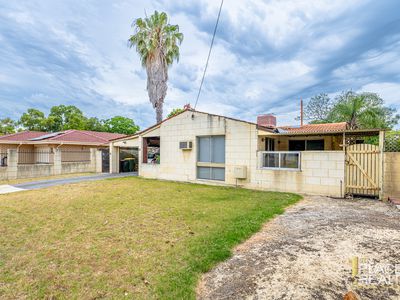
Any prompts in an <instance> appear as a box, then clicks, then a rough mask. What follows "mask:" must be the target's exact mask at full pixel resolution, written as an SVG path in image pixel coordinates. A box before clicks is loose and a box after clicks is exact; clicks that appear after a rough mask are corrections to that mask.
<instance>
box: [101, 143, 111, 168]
mask: <svg viewBox="0 0 400 300" xmlns="http://www.w3.org/2000/svg"><path fill="white" fill-rule="evenodd" d="M101 171H102V172H103V173H109V172H110V150H109V149H101Z"/></svg>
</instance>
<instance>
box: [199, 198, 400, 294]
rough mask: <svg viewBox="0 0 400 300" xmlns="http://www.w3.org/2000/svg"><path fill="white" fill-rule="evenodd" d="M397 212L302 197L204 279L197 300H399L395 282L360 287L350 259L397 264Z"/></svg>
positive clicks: (399, 214) (399, 213)
mask: <svg viewBox="0 0 400 300" xmlns="http://www.w3.org/2000/svg"><path fill="white" fill-rule="evenodd" d="M399 249H400V211H399V210H398V209H396V208H395V207H394V206H390V205H388V204H386V203H383V202H379V201H375V200H364V199H361V200H360V199H358V200H337V199H331V198H327V197H308V198H307V199H305V200H304V201H302V202H301V203H299V204H298V205H296V206H294V207H292V208H290V209H288V210H287V211H286V213H285V214H284V215H281V216H279V217H277V218H276V219H274V220H273V221H271V222H269V223H267V224H266V225H265V226H264V228H263V229H262V230H261V231H260V232H259V233H257V234H256V235H254V236H253V237H252V238H251V239H249V240H248V241H246V242H245V243H244V244H242V245H240V246H239V247H237V248H236V249H235V251H234V255H233V257H232V258H231V259H229V260H228V261H226V262H224V263H222V264H220V265H219V266H217V267H216V268H215V269H213V270H212V271H211V272H209V273H207V274H205V275H204V276H203V278H202V280H201V282H200V283H199V286H198V289H197V296H198V299H245V298H246V299H343V296H344V295H345V294H346V292H347V291H349V290H353V291H355V292H356V293H357V294H358V295H359V296H360V297H361V299H400V285H399V284H400V282H398V284H394V283H388V284H383V283H379V284H375V285H365V284H360V280H361V279H362V278H359V276H358V277H356V278H352V265H351V259H352V258H353V257H359V258H363V259H370V260H372V262H373V264H374V265H376V264H390V265H391V266H394V265H396V264H398V265H400V250H399Z"/></svg>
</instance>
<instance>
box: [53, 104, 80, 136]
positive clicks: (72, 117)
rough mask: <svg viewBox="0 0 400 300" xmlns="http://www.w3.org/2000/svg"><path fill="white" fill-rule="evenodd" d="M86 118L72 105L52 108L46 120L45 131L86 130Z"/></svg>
mask: <svg viewBox="0 0 400 300" xmlns="http://www.w3.org/2000/svg"><path fill="white" fill-rule="evenodd" d="M86 124H87V118H86V117H85V116H84V115H83V113H82V111H81V110H80V109H79V108H77V107H76V106H73V105H58V106H53V107H52V108H51V110H50V114H49V117H48V118H47V129H48V130H49V131H52V132H56V131H62V130H67V129H78V130H84V129H86Z"/></svg>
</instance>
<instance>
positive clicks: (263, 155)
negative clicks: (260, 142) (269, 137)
mask: <svg viewBox="0 0 400 300" xmlns="http://www.w3.org/2000/svg"><path fill="white" fill-rule="evenodd" d="M269 153H271V154H278V167H264V157H265V154H269ZM284 154H290V155H293V154H297V156H298V161H297V168H285V167H282V166H281V157H282V155H284ZM259 155H260V159H259V169H261V170H283V171H301V151H259Z"/></svg>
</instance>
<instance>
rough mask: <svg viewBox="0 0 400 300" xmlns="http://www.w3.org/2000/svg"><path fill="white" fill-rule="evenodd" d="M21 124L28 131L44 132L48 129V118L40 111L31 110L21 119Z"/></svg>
mask: <svg viewBox="0 0 400 300" xmlns="http://www.w3.org/2000/svg"><path fill="white" fill-rule="evenodd" d="M19 124H20V125H21V126H22V127H24V128H25V129H27V130H32V131H44V130H45V129H46V117H45V115H44V113H43V112H41V111H40V110H37V109H34V108H29V109H28V111H27V112H26V113H23V114H22V116H21V118H20V119H19Z"/></svg>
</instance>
